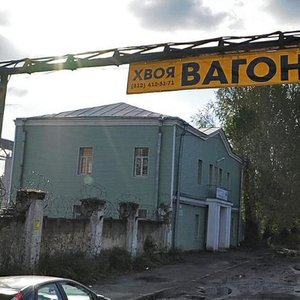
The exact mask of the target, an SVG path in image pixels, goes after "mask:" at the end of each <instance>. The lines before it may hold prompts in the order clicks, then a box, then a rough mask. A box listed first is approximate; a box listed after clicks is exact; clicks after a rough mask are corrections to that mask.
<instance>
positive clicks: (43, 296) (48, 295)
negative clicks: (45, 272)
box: [37, 283, 62, 300]
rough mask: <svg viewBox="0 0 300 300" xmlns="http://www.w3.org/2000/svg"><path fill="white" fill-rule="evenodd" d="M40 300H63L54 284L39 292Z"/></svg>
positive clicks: (44, 287)
mask: <svg viewBox="0 0 300 300" xmlns="http://www.w3.org/2000/svg"><path fill="white" fill-rule="evenodd" d="M37 299H38V300H49V299H51V300H62V298H61V296H60V293H59V291H58V289H57V287H56V285H55V284H54V283H52V284H47V285H44V286H42V287H40V288H39V289H38V290H37Z"/></svg>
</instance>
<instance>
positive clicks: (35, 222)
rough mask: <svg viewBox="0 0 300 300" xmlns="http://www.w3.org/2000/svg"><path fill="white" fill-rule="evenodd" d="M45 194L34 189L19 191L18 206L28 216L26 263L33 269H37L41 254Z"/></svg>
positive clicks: (25, 237)
mask: <svg viewBox="0 0 300 300" xmlns="http://www.w3.org/2000/svg"><path fill="white" fill-rule="evenodd" d="M45 195H46V193H45V192H42V191H34V190H22V191H18V192H17V203H16V207H17V209H18V211H20V212H21V211H22V209H23V211H24V212H25V216H26V219H25V226H24V241H25V248H24V250H25V255H24V265H25V267H26V268H28V269H29V270H32V271H33V270H34V269H35V267H36V265H37V263H38V261H39V256H40V248H41V240H42V227H43V215H44V214H43V211H44V201H43V200H44V199H45Z"/></svg>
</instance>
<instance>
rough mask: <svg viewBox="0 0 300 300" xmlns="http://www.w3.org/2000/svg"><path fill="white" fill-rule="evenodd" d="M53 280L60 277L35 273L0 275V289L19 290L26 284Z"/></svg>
mask: <svg viewBox="0 0 300 300" xmlns="http://www.w3.org/2000/svg"><path fill="white" fill-rule="evenodd" d="M55 280H61V278H56V277H50V276H36V275H23V276H7V277H0V291H1V289H9V288H10V289H14V290H19V291H20V290H22V289H24V288H26V287H28V286H32V285H37V284H41V283H46V282H51V281H55Z"/></svg>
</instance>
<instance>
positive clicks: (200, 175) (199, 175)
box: [198, 159, 203, 184]
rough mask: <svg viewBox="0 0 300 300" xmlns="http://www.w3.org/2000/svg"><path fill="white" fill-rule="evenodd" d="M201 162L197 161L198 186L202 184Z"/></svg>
mask: <svg viewBox="0 0 300 300" xmlns="http://www.w3.org/2000/svg"><path fill="white" fill-rule="evenodd" d="M202 164H203V163H202V160H201V159H199V160H198V184H201V183H202Z"/></svg>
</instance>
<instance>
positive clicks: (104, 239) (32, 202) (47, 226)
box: [0, 191, 169, 269]
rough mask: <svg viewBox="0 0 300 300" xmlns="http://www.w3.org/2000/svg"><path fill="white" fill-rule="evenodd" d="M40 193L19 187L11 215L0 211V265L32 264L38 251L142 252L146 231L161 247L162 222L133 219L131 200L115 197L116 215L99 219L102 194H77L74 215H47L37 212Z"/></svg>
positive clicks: (134, 209)
mask: <svg viewBox="0 0 300 300" xmlns="http://www.w3.org/2000/svg"><path fill="white" fill-rule="evenodd" d="M44 197H45V193H43V192H39V191H20V192H19V193H18V196H17V200H16V207H15V215H14V216H12V215H10V216H9V217H8V216H6V215H0V266H1V265H4V264H5V263H6V262H8V260H11V261H12V262H14V263H17V264H18V263H21V260H22V264H23V265H25V266H26V267H27V268H29V269H34V268H35V266H36V265H37V263H38V261H39V257H40V255H46V254H48V255H55V254H57V253H60V254H62V253H76V252H84V253H86V254H87V255H89V256H94V255H97V254H99V253H100V252H101V250H103V249H110V248H113V247H120V248H124V249H126V250H127V251H128V252H129V253H131V255H133V256H135V255H137V254H139V253H143V249H144V243H145V241H146V239H147V237H148V238H150V239H151V240H152V241H153V242H154V243H155V244H156V248H157V249H165V248H166V247H167V241H166V238H165V236H166V230H168V228H169V227H168V225H167V222H163V221H157V222H156V221H150V220H139V218H138V204H136V203H131V202H123V203H120V212H121V215H120V219H104V209H105V201H104V200H101V199H96V198H90V199H83V200H82V201H81V202H82V205H81V208H82V215H81V217H80V218H79V219H53V218H47V217H45V218H44V217H43V199H44ZM24 252H25V253H24ZM20 253H24V255H20Z"/></svg>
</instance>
